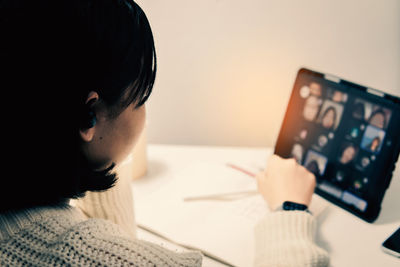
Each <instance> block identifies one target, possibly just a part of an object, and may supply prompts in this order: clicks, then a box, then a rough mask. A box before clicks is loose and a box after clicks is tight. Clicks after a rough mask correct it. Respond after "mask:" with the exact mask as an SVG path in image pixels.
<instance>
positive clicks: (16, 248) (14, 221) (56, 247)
mask: <svg viewBox="0 0 400 267" xmlns="http://www.w3.org/2000/svg"><path fill="white" fill-rule="evenodd" d="M201 262H202V256H201V254H200V253H197V252H188V253H174V252H172V251H169V250H167V249H164V248H162V247H160V246H157V245H154V244H151V243H148V242H145V241H139V240H134V239H132V238H130V237H129V236H128V235H127V233H126V232H124V231H123V230H122V229H121V228H120V227H119V226H118V225H116V224H114V223H112V222H110V221H107V220H103V219H89V220H85V219H84V218H82V216H81V214H80V213H79V211H78V210H76V208H73V207H70V206H66V205H64V206H57V207H45V208H35V209H30V210H23V211H19V212H8V213H4V214H1V215H0V266H201Z"/></svg>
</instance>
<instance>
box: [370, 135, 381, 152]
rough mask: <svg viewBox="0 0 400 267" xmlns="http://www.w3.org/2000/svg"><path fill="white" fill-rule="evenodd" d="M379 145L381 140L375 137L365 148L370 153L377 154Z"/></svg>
mask: <svg viewBox="0 0 400 267" xmlns="http://www.w3.org/2000/svg"><path fill="white" fill-rule="evenodd" d="M380 144H381V139H380V138H379V136H377V137H375V138H374V139H372V141H371V143H370V144H369V145H367V148H368V149H369V150H371V152H377V151H378V149H379V146H380Z"/></svg>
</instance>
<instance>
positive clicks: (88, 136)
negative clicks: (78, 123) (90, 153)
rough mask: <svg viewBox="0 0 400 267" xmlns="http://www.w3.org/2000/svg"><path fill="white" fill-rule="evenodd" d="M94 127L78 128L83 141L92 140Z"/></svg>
mask: <svg viewBox="0 0 400 267" xmlns="http://www.w3.org/2000/svg"><path fill="white" fill-rule="evenodd" d="M95 131H96V130H95V127H92V128H87V129H80V130H79V135H80V136H81V138H82V140H83V141H85V142H90V141H92V140H93V137H94V133H95Z"/></svg>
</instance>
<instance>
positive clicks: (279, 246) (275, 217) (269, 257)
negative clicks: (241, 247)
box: [255, 211, 329, 267]
mask: <svg viewBox="0 0 400 267" xmlns="http://www.w3.org/2000/svg"><path fill="white" fill-rule="evenodd" d="M315 232H316V221H315V218H314V217H313V216H312V215H311V214H309V213H307V212H304V211H278V212H272V213H268V214H267V215H266V217H265V218H264V219H263V220H262V221H260V222H259V223H258V224H257V226H256V228H255V235H256V238H255V241H256V244H255V247H256V255H255V266H263V267H267V266H271V267H272V266H273V267H278V266H285V267H297V266H298V267H320V266H328V265H329V255H328V253H327V252H326V251H325V250H323V249H321V248H320V247H318V246H317V245H316V244H315V240H314V239H315Z"/></svg>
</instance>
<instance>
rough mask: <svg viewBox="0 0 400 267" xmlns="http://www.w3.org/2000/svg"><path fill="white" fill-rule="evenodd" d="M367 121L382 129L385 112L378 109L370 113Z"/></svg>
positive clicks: (384, 122)
mask: <svg viewBox="0 0 400 267" xmlns="http://www.w3.org/2000/svg"><path fill="white" fill-rule="evenodd" d="M368 123H369V124H371V125H373V126H375V127H378V128H381V129H384V128H385V127H386V114H385V112H384V111H383V110H382V109H378V110H376V111H374V112H373V113H372V114H371V117H370V118H369V120H368Z"/></svg>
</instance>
